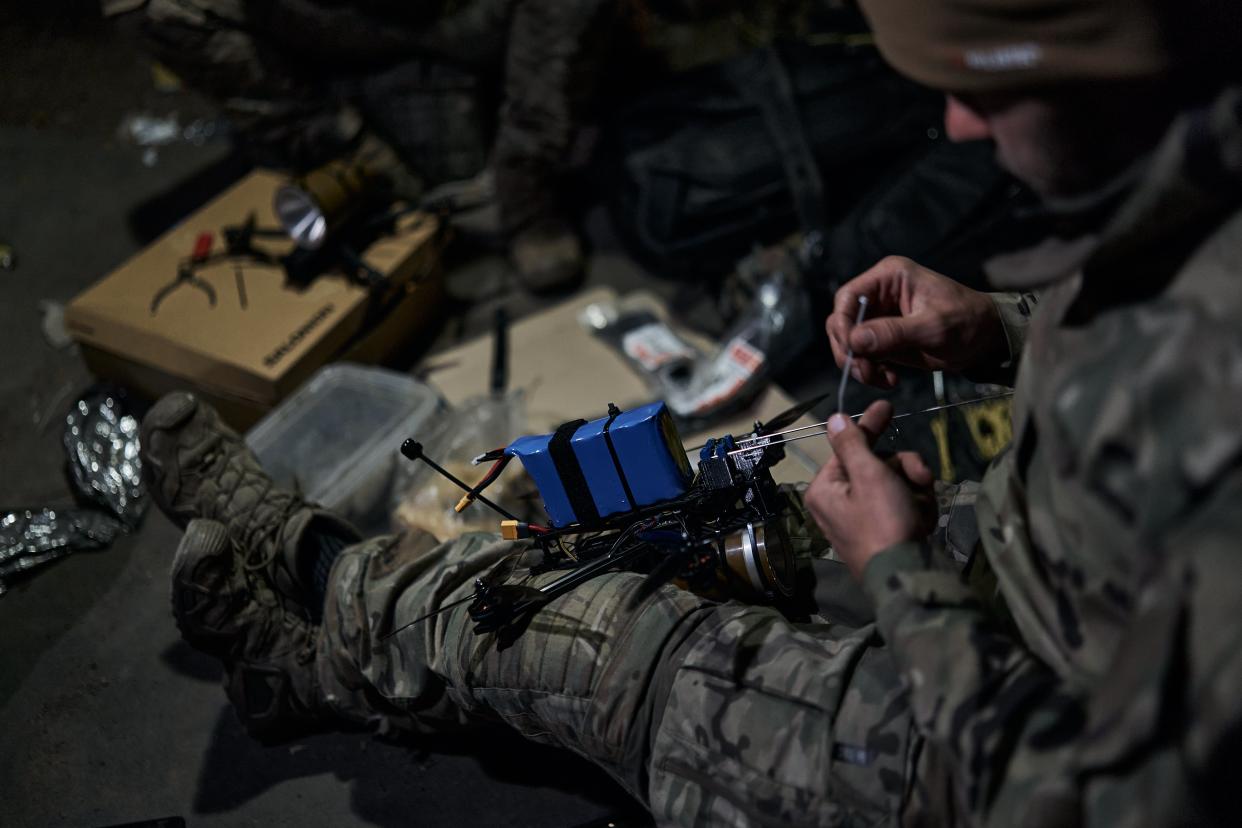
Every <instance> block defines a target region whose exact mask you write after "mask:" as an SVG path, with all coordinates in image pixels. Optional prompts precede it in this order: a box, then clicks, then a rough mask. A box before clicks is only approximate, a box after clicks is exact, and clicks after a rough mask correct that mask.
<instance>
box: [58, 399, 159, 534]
mask: <svg viewBox="0 0 1242 828" xmlns="http://www.w3.org/2000/svg"><path fill="white" fill-rule="evenodd" d="M138 426H139V424H138V420H137V418H135V417H133V416H132V415H130V414H127V413H125V411H124V409H123V407H122V406H121V404H120V402H119V401H118V400H117V399H116V398H115V397H114V396H113V395H111V394H107V393H93V394H88V395H87V396H85V397H83V398H82V399H80V400H78V402H77V404H76V405H75V406H74V407H73V408H72V409H71V410H70V412H69V414H68V416H67V417H66V418H65V433H64V445H65V453H66V455H67V456H68V458H69V471H70V474H71V476H72V478H73V483H74V485H75V486H76V487H77V489H78V491H79V492H81V494H82V495H83V496H85V497H86V498H88V499H89V500H92V501H94V502H95V503H98V504H100V505H101V506H104V507H105V508H107V509H108V510H109V511H111V512H112V513H113V514H115V515H116V516H117V517H119V518H120V519H121V520H122V521H124V522H125V524H126V525H128V526H131V527H132V526H136V525H137V524H138V521H139V520H140V519H141V518H142V513H143V511H144V510H145V509H146V505H147V498H146V487H145V486H144V485H143V482H142V461H141V459H140V458H139V456H138V450H139V443H138Z"/></svg>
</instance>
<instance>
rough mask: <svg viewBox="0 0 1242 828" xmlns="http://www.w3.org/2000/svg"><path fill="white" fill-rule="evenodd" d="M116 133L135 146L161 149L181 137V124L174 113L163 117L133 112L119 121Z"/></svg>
mask: <svg viewBox="0 0 1242 828" xmlns="http://www.w3.org/2000/svg"><path fill="white" fill-rule="evenodd" d="M118 133H119V135H120V137H121V138H122V139H124V140H126V141H128V142H130V143H131V144H134V145H135V146H139V147H162V146H164V145H165V144H171V143H172V142H173V141H176V140H177V139H178V138H180V137H181V124H180V123H179V122H178V119H177V113H176V112H174V113H172V114H171V115H164V116H159V115H150V114H148V113H145V112H135V113H130V114H129V115H126V116H125V117H124V118H122V119H121V126H120V127H119V128H118Z"/></svg>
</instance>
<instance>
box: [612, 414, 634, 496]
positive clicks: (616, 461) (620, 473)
mask: <svg viewBox="0 0 1242 828" xmlns="http://www.w3.org/2000/svg"><path fill="white" fill-rule="evenodd" d="M620 416H621V412H620V411H619V410H618V409H617V408H616V406H612V407H610V408H609V410H608V421H607V422H606V423H604V442H605V443H607V444H608V453H609V454H610V455H612V465H613V466H615V467H616V469H617V477H618V478H620V480H621V488H623V489H624V490H625V499H626V500H627V501H628V502H629V504H630V508H631V509H637V508H638V502H637V501H636V500H634V493H633V492H632V491H630V481H629V480H627V479H626V478H625V469H623V468H621V457H620V455H618V454H617V447H616V446H615V445H613V443H612V432H611V431H609V429H610V428H612V421H613V420H615V419H617V418H618V417H620Z"/></svg>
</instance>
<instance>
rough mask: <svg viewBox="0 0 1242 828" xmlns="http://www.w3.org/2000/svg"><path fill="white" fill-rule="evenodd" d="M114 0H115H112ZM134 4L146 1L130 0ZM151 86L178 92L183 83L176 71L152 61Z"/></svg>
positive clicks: (167, 91) (166, 91) (160, 90)
mask: <svg viewBox="0 0 1242 828" xmlns="http://www.w3.org/2000/svg"><path fill="white" fill-rule="evenodd" d="M113 2H116V0H113ZM131 2H133V3H134V4H135V5H136V6H141V5H144V4H145V3H146V0H131ZM151 86H152V87H154V89H155V91H156V92H164V93H170V92H180V91H181V89H182V86H183V84H182V83H181V78H179V77H177V73H176V72H174V71H173V70H171V69H169V68H168V67H167V66H165V65H164V64H162V63H160V62H158V61H154V62H152V64H151Z"/></svg>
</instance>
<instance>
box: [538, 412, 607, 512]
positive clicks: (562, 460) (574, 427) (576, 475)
mask: <svg viewBox="0 0 1242 828" xmlns="http://www.w3.org/2000/svg"><path fill="white" fill-rule="evenodd" d="M584 425H586V420H571V421H570V422H568V423H564V424H562V425H561V426H560V427H558V428H557V429H556V431H554V432H552V439H551V440H550V441H549V442H548V454H549V455H551V457H552V465H553V466H555V467H556V474H557V476H558V477H559V478H560V479H561V485H562V486H564V487H565V496H566V497H568V498H569V505H570V506H571V507H572V508H573V510H574V516H575V518H576V519H577V521H578V523H598V522H599V509H598V508H597V507H596V506H595V498H594V497H592V496H591V489H590V487H589V486H588V485H587V479H586V474H584V473H583V471H582V465H581V464H580V463H579V462H578V455H576V454H574V447H573V445H572V444H571V443H570V442H569V441H570V440H571V439H573V436H574V433H575V432H577V431H578V429H580V428H582V426H584Z"/></svg>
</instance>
